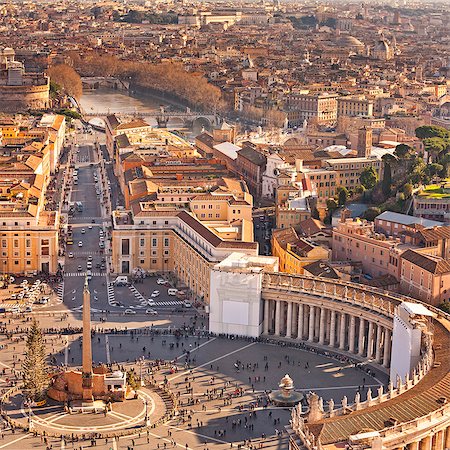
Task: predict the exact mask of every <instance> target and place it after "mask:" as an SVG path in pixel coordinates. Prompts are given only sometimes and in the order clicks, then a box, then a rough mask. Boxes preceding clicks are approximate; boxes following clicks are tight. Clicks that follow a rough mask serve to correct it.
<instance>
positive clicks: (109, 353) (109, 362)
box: [105, 335, 111, 364]
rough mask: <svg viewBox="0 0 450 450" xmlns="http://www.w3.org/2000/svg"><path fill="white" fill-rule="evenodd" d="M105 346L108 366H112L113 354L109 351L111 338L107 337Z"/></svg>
mask: <svg viewBox="0 0 450 450" xmlns="http://www.w3.org/2000/svg"><path fill="white" fill-rule="evenodd" d="M105 345H106V364H111V352H110V350H109V336H108V335H106V336H105Z"/></svg>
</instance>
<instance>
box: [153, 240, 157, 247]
mask: <svg viewBox="0 0 450 450" xmlns="http://www.w3.org/2000/svg"><path fill="white" fill-rule="evenodd" d="M157 245H158V239H156V238H153V239H152V247H156V246H157Z"/></svg>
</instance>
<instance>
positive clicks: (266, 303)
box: [263, 299, 270, 334]
mask: <svg viewBox="0 0 450 450" xmlns="http://www.w3.org/2000/svg"><path fill="white" fill-rule="evenodd" d="M269 302H270V300H267V299H266V300H264V325H263V327H264V329H263V333H264V334H268V333H269V320H270V317H269Z"/></svg>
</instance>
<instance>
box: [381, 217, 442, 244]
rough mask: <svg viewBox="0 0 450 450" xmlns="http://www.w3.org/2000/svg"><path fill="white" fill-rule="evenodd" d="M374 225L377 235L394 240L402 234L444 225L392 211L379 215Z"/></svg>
mask: <svg viewBox="0 0 450 450" xmlns="http://www.w3.org/2000/svg"><path fill="white" fill-rule="evenodd" d="M374 223H375V231H376V232H377V233H384V234H386V235H387V236H392V237H394V238H396V237H400V236H401V235H402V234H405V233H408V232H413V233H415V232H416V231H417V230H418V229H421V228H431V227H440V226H442V225H444V224H443V223H442V222H437V221H436V220H428V219H422V218H420V217H414V216H408V215H407V214H399V213H396V212H392V211H385V212H383V213H381V214H380V215H378V216H377V217H375V221H374Z"/></svg>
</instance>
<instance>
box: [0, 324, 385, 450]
mask: <svg viewBox="0 0 450 450" xmlns="http://www.w3.org/2000/svg"><path fill="white" fill-rule="evenodd" d="M106 326H107V325H106ZM147 331H148V329H147ZM16 337H17V336H16ZM0 342H1V344H3V345H4V344H7V345H8V348H4V349H3V350H2V352H1V356H0V358H1V359H0V369H1V368H2V367H3V368H5V369H6V374H4V375H3V376H2V379H1V383H2V388H4V387H5V385H6V384H7V379H8V374H9V373H10V371H11V369H13V368H14V367H13V366H14V365H15V366H16V367H15V368H16V369H17V368H18V367H20V359H21V358H22V352H23V341H20V342H15V343H11V341H10V340H6V338H5V337H2V338H0ZM80 344H81V339H80V335H71V336H61V337H58V336H49V335H47V348H48V350H49V351H50V352H52V353H53V355H54V358H55V360H56V363H57V364H67V365H69V366H75V367H76V366H78V365H79V364H80V363H81V346H80ZM92 345H93V359H94V361H97V362H100V361H103V362H108V363H111V364H112V367H113V369H116V368H119V367H123V366H124V368H129V367H131V366H133V367H135V370H136V373H137V374H139V373H140V370H141V367H142V374H143V376H144V378H145V379H147V380H151V379H152V377H154V381H155V382H156V383H162V382H163V381H164V380H166V381H167V382H168V383H169V386H170V388H171V389H172V391H173V392H174V393H175V394H176V395H178V396H179V402H180V405H179V411H180V414H179V415H178V416H176V417H175V418H174V419H172V420H171V421H169V422H167V423H165V424H164V425H159V426H157V427H156V428H151V429H149V431H148V433H147V432H145V431H144V432H141V433H140V434H139V432H138V431H137V432H136V434H134V435H131V436H127V437H121V438H120V439H112V438H109V439H107V440H105V439H97V440H96V446H97V448H100V449H103V448H104V449H127V448H128V447H132V448H136V449H138V448H142V449H144V448H145V449H157V448H164V444H166V448H183V449H185V450H186V448H187V449H188V450H189V449H192V450H194V449H195V450H197V449H198V450H205V449H209V450H213V449H214V450H216V449H217V450H222V449H223V450H224V449H228V448H230V446H231V445H232V446H233V448H237V447H238V445H241V448H242V449H247V450H250V449H252V448H264V449H271V450H275V449H280V450H281V449H286V448H287V447H288V441H287V435H286V433H285V432H283V431H284V426H285V425H287V424H288V422H289V418H290V411H289V410H288V409H287V408H276V407H273V406H270V405H269V406H267V405H266V396H265V391H266V390H270V389H276V388H277V386H278V383H279V380H280V379H281V378H282V377H283V376H284V375H285V374H286V373H289V374H290V376H291V377H292V378H293V380H294V383H295V385H296V388H297V390H300V391H301V392H303V393H304V394H307V393H308V392H309V391H315V392H317V393H318V394H319V395H320V396H322V397H323V398H324V401H325V402H326V401H327V400H328V399H330V398H333V399H334V400H335V404H336V407H338V406H339V404H340V399H341V398H342V397H343V396H344V395H346V396H347V397H348V398H349V399H352V398H353V397H354V395H355V393H356V391H357V389H358V388H360V390H361V392H362V397H363V398H364V397H365V395H366V393H367V389H368V388H369V387H371V388H372V390H374V389H376V387H377V386H378V385H379V381H378V380H377V379H373V378H372V377H370V376H368V375H367V374H366V373H365V372H363V371H361V370H358V369H355V368H354V367H353V366H352V365H350V364H345V363H342V362H338V361H335V360H333V359H330V358H326V357H324V356H321V355H318V354H313V353H310V352H307V351H303V350H300V349H295V348H289V347H282V346H278V345H269V344H262V343H255V342H249V341H245V340H230V339H222V338H206V337H198V336H195V337H193V336H189V337H181V338H176V337H175V336H173V335H161V334H159V335H154V336H151V335H142V334H141V335H138V334H136V333H134V335H133V336H131V335H130V334H127V335H124V334H111V333H105V334H103V333H96V334H95V335H94V336H93V339H92ZM142 356H144V358H145V361H144V363H143V364H142V366H140V364H139V363H136V361H137V360H138V359H139V358H141V357H142ZM155 359H163V360H172V361H176V364H177V367H178V372H177V373H170V371H169V369H168V368H164V369H161V370H159V371H155V373H154V374H153V375H152V369H151V365H150V362H151V361H154V360H155ZM54 362H55V361H54ZM382 381H383V382H385V380H382ZM363 385H364V388H362V386H363ZM191 389H192V391H191ZM222 389H223V390H224V394H225V396H226V395H227V394H231V393H234V392H236V390H237V389H241V390H242V396H238V397H235V398H232V399H231V404H230V402H227V401H224V399H223V397H221V396H220V392H221V390H222ZM142 396H143V397H144V398H147V400H148V401H149V408H151V410H152V413H153V414H152V416H151V421H152V422H154V421H156V420H157V418H158V417H160V416H161V415H162V414H163V413H164V407H165V406H164V402H163V401H162V400H161V398H160V397H159V396H158V395H155V393H154V392H152V391H151V390H150V389H148V388H147V387H144V388H143V390H142ZM146 396H149V397H146ZM15 408H16V411H15V414H18V415H21V417H22V418H23V419H24V420H25V416H26V415H27V411H26V410H25V409H23V405H21V404H16V405H15ZM143 408H144V407H143V402H142V400H139V399H137V400H131V401H127V402H125V403H122V404H114V406H113V413H109V414H108V417H107V418H104V417H103V415H102V414H100V415H97V416H96V415H93V414H77V415H72V416H71V415H68V414H66V413H64V411H63V410H61V408H60V407H56V406H54V405H53V404H49V405H48V406H47V407H46V408H44V409H42V410H41V411H38V410H37V409H35V410H34V411H33V414H34V416H33V420H35V421H36V426H38V425H40V426H42V427H49V429H50V427H51V429H52V430H53V432H58V431H56V430H59V432H60V433H61V434H66V433H67V432H70V433H72V432H73V433H74V436H82V435H83V434H85V435H89V432H90V430H91V429H92V428H97V427H103V428H99V430H98V431H101V430H107V429H111V428H112V429H114V428H116V429H119V428H120V427H122V426H128V427H132V426H135V425H136V424H138V423H142V421H143V418H144V415H145V411H144V409H143ZM280 432H281V433H280ZM2 436H3V438H2V439H1V440H0V449H2V448H7V449H34V448H49V446H50V445H51V446H52V448H53V449H55V448H58V449H59V448H77V449H79V448H88V447H90V446H91V444H93V443H94V442H93V441H92V442H91V440H90V439H89V438H88V437H87V436H85V437H87V439H85V440H83V439H82V438H81V437H79V438H78V441H74V442H72V439H71V436H70V435H69V437H66V438H62V439H60V438H45V439H44V438H43V437H40V436H33V435H32V434H25V433H23V432H21V431H20V430H15V432H14V433H13V432H12V430H10V429H6V430H4V431H3V435H2ZM249 439H250V440H251V443H249V442H248V440H249ZM45 440H46V442H45ZM244 442H245V444H244ZM186 445H187V447H186ZM261 446H262V447H261Z"/></svg>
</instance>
